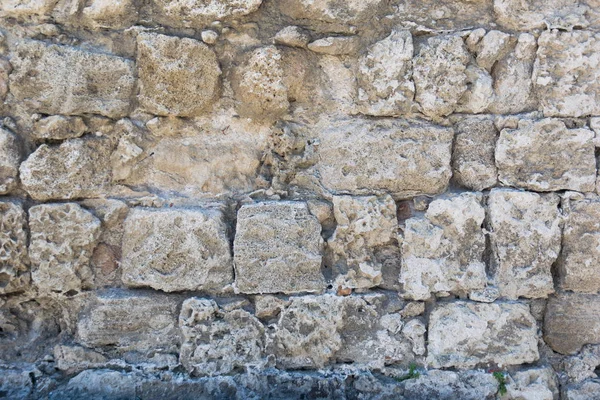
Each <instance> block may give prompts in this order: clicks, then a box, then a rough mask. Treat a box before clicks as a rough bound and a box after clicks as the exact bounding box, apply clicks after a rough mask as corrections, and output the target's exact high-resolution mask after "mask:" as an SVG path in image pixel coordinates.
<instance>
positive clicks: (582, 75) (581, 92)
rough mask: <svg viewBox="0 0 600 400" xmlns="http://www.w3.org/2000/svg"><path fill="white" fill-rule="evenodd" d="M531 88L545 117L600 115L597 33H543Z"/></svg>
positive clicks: (599, 42)
mask: <svg viewBox="0 0 600 400" xmlns="http://www.w3.org/2000/svg"><path fill="white" fill-rule="evenodd" d="M538 46H539V49H538V52H537V59H536V61H535V65H534V70H533V76H532V79H533V84H534V88H535V92H536V94H537V96H538V98H539V99H540V105H541V108H542V111H543V112H544V115H545V116H557V117H558V116H564V117H582V116H587V115H598V114H600V83H599V82H600V60H598V57H596V56H595V55H596V54H598V52H600V33H593V32H589V31H581V30H576V31H573V32H559V31H556V30H554V31H544V32H542V34H541V36H540V38H539V39H538Z"/></svg>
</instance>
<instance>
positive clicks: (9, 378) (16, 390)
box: [0, 368, 33, 399]
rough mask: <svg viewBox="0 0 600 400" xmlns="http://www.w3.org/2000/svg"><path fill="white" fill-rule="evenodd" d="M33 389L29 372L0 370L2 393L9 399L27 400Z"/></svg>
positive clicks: (0, 390)
mask: <svg viewBox="0 0 600 400" xmlns="http://www.w3.org/2000/svg"><path fill="white" fill-rule="evenodd" d="M32 389H33V383H32V381H31V378H30V377H29V373H28V372H27V371H21V370H18V369H5V368H2V369H0V393H2V396H3V397H5V398H7V399H25V398H27V397H28V396H29V395H30V394H31V392H32Z"/></svg>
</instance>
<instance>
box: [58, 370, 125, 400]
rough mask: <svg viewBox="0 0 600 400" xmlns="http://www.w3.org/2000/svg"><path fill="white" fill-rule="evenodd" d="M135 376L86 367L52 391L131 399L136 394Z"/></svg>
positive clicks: (97, 398) (105, 399) (65, 395)
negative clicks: (64, 384) (63, 385)
mask: <svg viewBox="0 0 600 400" xmlns="http://www.w3.org/2000/svg"><path fill="white" fill-rule="evenodd" d="M136 384H137V379H136V376H135V375H134V374H132V373H127V372H123V371H114V370H109V369H97V370H94V369H88V370H86V371H83V372H81V373H79V374H77V375H76V376H74V377H72V378H71V379H70V380H69V383H67V385H66V387H64V388H62V389H61V390H58V391H54V392H52V394H57V396H56V397H54V396H52V397H50V398H51V399H52V400H58V399H60V398H63V399H64V398H67V399H77V398H85V399H88V400H117V399H132V398H135V397H137V396H136V392H137V391H136Z"/></svg>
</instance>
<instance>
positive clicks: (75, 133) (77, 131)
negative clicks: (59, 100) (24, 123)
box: [33, 115, 88, 141]
mask: <svg viewBox="0 0 600 400" xmlns="http://www.w3.org/2000/svg"><path fill="white" fill-rule="evenodd" d="M87 129H88V127H87V126H86V124H85V122H84V121H83V119H82V118H81V117H70V116H65V115H52V116H50V117H45V118H42V119H40V120H39V121H36V123H35V124H34V130H33V137H34V138H35V139H36V140H40V141H41V140H47V139H50V140H64V139H75V138H78V137H80V136H82V135H83V134H84V133H85V132H86V131H87Z"/></svg>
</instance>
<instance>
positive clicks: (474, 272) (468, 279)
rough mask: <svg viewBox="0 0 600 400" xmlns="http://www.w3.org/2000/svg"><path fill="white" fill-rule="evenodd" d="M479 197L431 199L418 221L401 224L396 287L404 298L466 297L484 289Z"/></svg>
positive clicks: (463, 196)
mask: <svg viewBox="0 0 600 400" xmlns="http://www.w3.org/2000/svg"><path fill="white" fill-rule="evenodd" d="M481 200H482V195H481V193H463V194H460V195H458V196H456V197H451V198H449V199H439V200H434V201H432V202H431V203H430V204H429V208H428V209H427V212H426V213H425V215H424V216H423V217H415V218H410V219H408V220H406V226H405V228H404V239H403V241H402V269H401V271H400V283H402V284H403V288H404V292H405V296H407V297H409V298H411V299H414V300H427V299H429V298H430V297H431V295H432V294H437V295H442V296H444V295H448V294H450V293H454V294H460V295H465V294H467V293H469V292H470V291H472V290H477V289H482V288H484V287H485V286H486V283H487V276H486V272H485V263H484V262H483V253H484V251H485V237H484V234H483V230H482V227H481V226H482V224H483V220H484V218H485V211H484V209H483V207H482V206H481Z"/></svg>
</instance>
